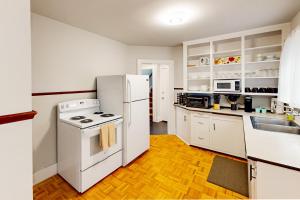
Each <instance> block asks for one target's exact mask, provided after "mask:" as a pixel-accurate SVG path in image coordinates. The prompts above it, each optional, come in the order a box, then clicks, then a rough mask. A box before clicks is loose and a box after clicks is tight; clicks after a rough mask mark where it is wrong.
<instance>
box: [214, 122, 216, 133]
mask: <svg viewBox="0 0 300 200" xmlns="http://www.w3.org/2000/svg"><path fill="white" fill-rule="evenodd" d="M215 130H216V124H215V123H214V131H215Z"/></svg>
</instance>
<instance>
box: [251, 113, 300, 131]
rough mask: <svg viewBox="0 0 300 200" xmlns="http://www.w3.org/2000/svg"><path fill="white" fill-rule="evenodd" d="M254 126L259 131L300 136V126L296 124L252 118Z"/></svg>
mask: <svg viewBox="0 0 300 200" xmlns="http://www.w3.org/2000/svg"><path fill="white" fill-rule="evenodd" d="M251 122H252V126H253V128H255V129H258V130H264V131H272V132H283V133H291V134H298V135H300V126H298V125H297V124H296V123H295V122H291V121H287V120H282V119H272V118H264V117H251Z"/></svg>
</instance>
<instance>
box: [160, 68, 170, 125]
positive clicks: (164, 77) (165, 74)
mask: <svg viewBox="0 0 300 200" xmlns="http://www.w3.org/2000/svg"><path fill="white" fill-rule="evenodd" d="M159 85H160V87H159V101H160V106H159V107H160V120H161V121H168V114H169V108H170V107H169V98H170V96H169V66H168V65H165V64H161V65H160V66H159Z"/></svg>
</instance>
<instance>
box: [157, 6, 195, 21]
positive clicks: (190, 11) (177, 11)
mask: <svg viewBox="0 0 300 200" xmlns="http://www.w3.org/2000/svg"><path fill="white" fill-rule="evenodd" d="M195 17H196V12H195V10H194V8H193V7H191V6H183V5H180V6H179V5H177V6H175V7H169V8H167V9H164V10H161V11H160V14H158V15H157V21H158V22H159V23H160V24H164V25H168V26H178V25H182V24H185V23H188V22H191V21H192V20H194V19H195Z"/></svg>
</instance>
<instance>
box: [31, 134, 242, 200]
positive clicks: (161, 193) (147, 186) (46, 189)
mask: <svg viewBox="0 0 300 200" xmlns="http://www.w3.org/2000/svg"><path fill="white" fill-rule="evenodd" d="M215 155H216V153H213V152H210V151H205V150H202V149H198V148H195V147H190V146H188V145H186V144H184V143H183V142H182V141H180V140H179V139H178V138H177V137H176V136H174V135H152V136H151V148H150V150H149V151H148V152H146V153H144V154H143V155H142V156H140V157H139V158H138V159H137V160H135V161H134V162H133V163H131V164H130V165H129V166H127V167H125V168H123V167H121V168H119V169H118V170H116V171H115V172H114V173H112V174H111V175H109V176H107V177H106V178H105V179H103V180H102V181H100V182H99V183H97V184H96V185H95V186H93V187H92V188H90V189H89V190H88V191H86V192H85V193H84V194H79V193H78V192H76V190H75V189H73V188H72V187H71V186H70V185H69V184H68V183H67V182H65V181H64V180H63V179H62V178H61V177H60V176H58V175H56V176H54V177H51V178H49V179H47V180H45V181H44V182H42V183H40V184H38V185H35V186H34V188H33V193H34V199H35V200H40V199H57V200H60V199H78V200H96V199H97V200H103V199H107V200H115V199H245V198H246V197H244V196H242V195H240V194H238V193H235V192H232V191H230V190H227V189H224V188H222V187H219V186H217V185H214V184H211V183H209V182H207V181H206V180H207V177H208V174H209V171H210V168H211V165H212V161H213V158H214V156H215Z"/></svg>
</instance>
